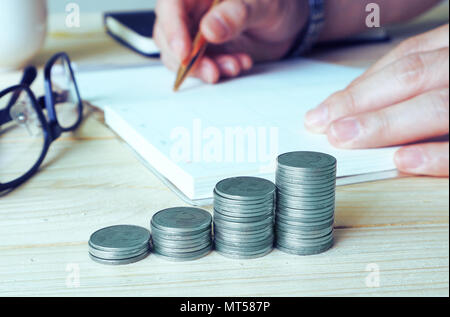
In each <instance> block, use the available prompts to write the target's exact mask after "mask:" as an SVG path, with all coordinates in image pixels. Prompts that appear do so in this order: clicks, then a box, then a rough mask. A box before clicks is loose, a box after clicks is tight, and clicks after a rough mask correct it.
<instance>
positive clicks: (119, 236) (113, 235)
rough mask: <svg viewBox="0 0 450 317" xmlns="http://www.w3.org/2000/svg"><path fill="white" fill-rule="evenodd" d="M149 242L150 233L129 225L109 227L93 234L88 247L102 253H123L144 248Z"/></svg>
mask: <svg viewBox="0 0 450 317" xmlns="http://www.w3.org/2000/svg"><path fill="white" fill-rule="evenodd" d="M149 241H150V232H149V231H148V230H147V229H145V228H142V227H138V226H131V225H119V226H111V227H107V228H103V229H100V230H98V231H96V232H94V233H93V234H92V235H91V237H90V239H89V245H91V246H92V247H94V248H96V249H99V250H103V251H123V250H133V249H136V248H140V247H144V246H146V245H147V244H148V242H149Z"/></svg>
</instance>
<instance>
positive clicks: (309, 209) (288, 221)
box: [276, 152, 337, 255]
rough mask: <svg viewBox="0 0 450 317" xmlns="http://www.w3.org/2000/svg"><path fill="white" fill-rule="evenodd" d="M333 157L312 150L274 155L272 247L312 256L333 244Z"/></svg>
mask: <svg viewBox="0 0 450 317" xmlns="http://www.w3.org/2000/svg"><path fill="white" fill-rule="evenodd" d="M336 166H337V164H336V159H335V158H334V157H332V156H330V155H328V154H323V153H316V152H291V153H286V154H283V155H280V156H279V157H278V166H277V172H276V185H277V198H278V199H277V210H276V246H277V248H278V249H280V250H281V251H284V252H287V253H292V254H297V255H312V254H318V253H321V252H325V251H326V250H328V249H329V248H331V247H332V245H333V225H334V209H335V191H336Z"/></svg>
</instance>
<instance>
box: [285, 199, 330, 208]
mask: <svg viewBox="0 0 450 317" xmlns="http://www.w3.org/2000/svg"><path fill="white" fill-rule="evenodd" d="M335 203H336V198H335V197H331V198H329V199H326V200H320V201H316V202H315V201H299V200H295V199H291V198H280V199H279V200H278V205H279V206H280V205H282V206H284V207H288V208H294V209H322V208H325V207H330V206H333V205H335Z"/></svg>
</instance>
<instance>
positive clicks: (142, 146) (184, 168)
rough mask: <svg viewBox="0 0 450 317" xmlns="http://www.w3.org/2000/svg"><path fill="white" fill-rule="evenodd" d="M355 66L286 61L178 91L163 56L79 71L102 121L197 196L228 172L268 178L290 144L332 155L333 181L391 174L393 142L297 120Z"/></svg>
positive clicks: (190, 83)
mask: <svg viewBox="0 0 450 317" xmlns="http://www.w3.org/2000/svg"><path fill="white" fill-rule="evenodd" d="M361 73H362V70H360V69H354V68H348V67H342V66H336V65H330V64H324V63H320V62H314V61H310V60H293V61H285V62H279V63H274V64H265V65H260V66H258V67H257V68H255V69H254V71H253V72H252V73H251V74H248V75H246V76H244V77H241V78H238V79H234V80H230V81H225V82H223V83H221V84H218V85H214V86H212V85H205V84H203V83H201V82H200V81H198V80H196V79H189V80H187V82H186V83H185V84H184V85H183V87H182V89H181V91H180V92H178V93H173V92H172V86H173V82H174V78H175V77H174V76H175V75H174V74H173V73H171V72H169V71H168V70H166V69H165V68H164V67H163V66H161V65H157V66H150V67H141V68H130V69H119V70H107V71H100V72H84V73H83V72H82V73H79V74H77V79H78V81H79V86H80V87H79V88H80V91H81V94H82V96H83V98H84V99H86V100H88V101H90V102H91V103H92V104H94V105H96V106H98V107H101V108H103V109H104V111H105V120H106V123H107V125H108V126H110V127H111V128H112V129H113V130H114V131H115V132H116V133H117V134H118V135H119V136H120V137H122V138H123V139H124V140H125V142H127V143H128V144H129V145H130V146H131V147H132V148H133V149H134V150H135V151H136V152H137V153H138V154H139V155H140V156H141V157H142V159H143V161H144V162H146V163H148V165H149V166H150V167H151V168H152V169H153V170H155V171H156V172H157V173H159V174H160V175H161V176H163V177H164V178H165V179H166V180H168V182H169V183H170V184H171V185H173V186H174V187H176V188H177V189H178V190H179V191H181V192H182V193H183V194H184V196H186V197H187V198H188V199H189V201H190V202H191V203H197V204H198V202H201V201H205V200H206V201H208V199H210V198H211V197H212V190H213V188H214V185H215V184H216V183H217V182H218V181H220V180H222V179H224V178H227V177H232V176H241V175H246V176H249V175H250V176H259V177H264V178H267V179H270V180H273V179H274V171H275V166H276V164H275V162H276V157H277V155H278V154H280V153H285V152H290V151H298V150H309V151H320V152H325V153H329V154H331V155H334V156H335V157H336V158H337V160H338V172H337V173H338V177H339V178H338V185H339V184H341V185H342V184H349V183H355V182H361V181H368V180H374V179H381V178H388V177H393V176H395V175H396V174H397V173H396V171H395V166H394V163H393V155H394V152H395V150H396V149H395V148H383V149H370V150H339V149H335V148H333V147H332V146H330V145H329V144H328V141H327V139H326V137H325V136H322V135H314V134H311V133H309V132H307V131H306V130H305V129H304V127H303V117H304V114H305V113H306V111H308V110H309V109H310V108H312V107H315V106H316V105H318V104H319V103H320V102H321V101H323V100H324V99H325V98H326V97H327V96H328V95H330V94H331V93H333V92H334V91H336V90H338V89H342V88H344V87H345V86H346V85H347V84H348V83H350V82H351V80H353V79H354V78H355V77H357V76H358V75H359V74H361Z"/></svg>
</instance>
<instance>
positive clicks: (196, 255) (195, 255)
mask: <svg viewBox="0 0 450 317" xmlns="http://www.w3.org/2000/svg"><path fill="white" fill-rule="evenodd" d="M212 249H213V247H212V245H211V246H208V247H206V248H205V249H204V250H200V251H197V252H192V253H186V254H183V255H179V254H171V253H169V254H166V253H157V252H155V254H156V255H157V256H158V257H160V258H162V259H165V260H167V261H171V262H187V261H194V260H198V259H200V258H203V257H205V256H207V255H208V254H209V253H210V252H211V251H212Z"/></svg>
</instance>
